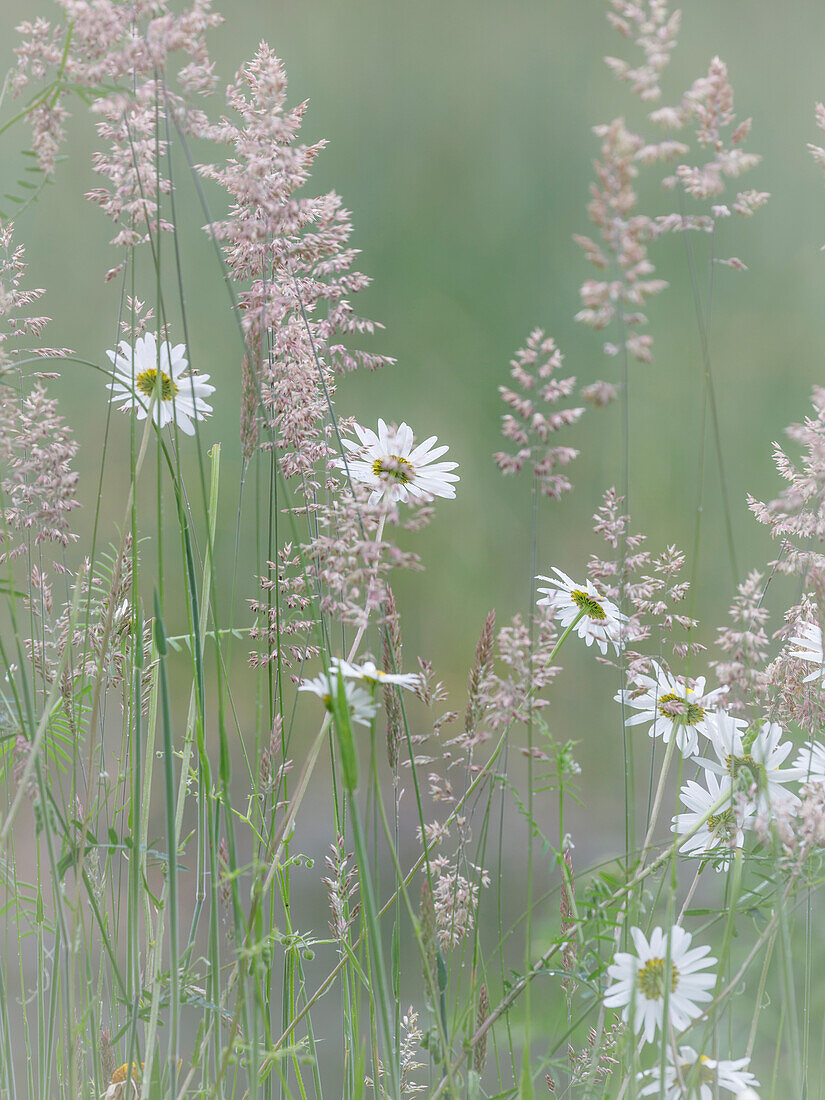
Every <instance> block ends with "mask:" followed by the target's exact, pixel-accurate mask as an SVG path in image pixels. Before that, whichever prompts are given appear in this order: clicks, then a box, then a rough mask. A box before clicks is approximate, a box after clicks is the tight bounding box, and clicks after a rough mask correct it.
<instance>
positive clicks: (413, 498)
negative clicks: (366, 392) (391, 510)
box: [334, 420, 459, 504]
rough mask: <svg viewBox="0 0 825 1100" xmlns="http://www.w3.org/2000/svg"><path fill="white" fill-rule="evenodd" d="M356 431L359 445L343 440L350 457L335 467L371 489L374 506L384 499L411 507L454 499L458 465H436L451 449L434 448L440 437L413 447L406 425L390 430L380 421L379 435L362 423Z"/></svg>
mask: <svg viewBox="0 0 825 1100" xmlns="http://www.w3.org/2000/svg"><path fill="white" fill-rule="evenodd" d="M353 428H354V430H355V434H356V435H357V436H358V439H359V441H360V442H358V443H356V441H355V440H354V439H342V440H341V442H342V443H343V445H344V447H346V449H347V451H348V452H349V454H348V455H347V458H346V461H344V459H343V458H338V459H336V460H335V463H334V465H335V466H337V467H338V468H339V469H342V470H347V471H348V472H349V476H350V477H351V478H352V480H353V481H359V482H361V483H362V484H364V485H369V486H370V488H371V489H372V493H371V494H370V503H371V504H375V503H376V502H377V501H379V500H381V499H382V497H383V498H385V499H387V500H393V501H396V500H400V501H404V502H405V503H407V504H409V503H413V502H417V503H423V502H427V501H430V500H432V499H433V497H454V496H455V486H454V484H453V482H456V481H458V480H459V476H458V474H454V473H451V472H450V471H451V470H455V469H456V467H457V466H458V463H457V462H436V459H437V458H440V457H441V455H443V454H446V453H447V451H448V450H449V447H445V446H441V447H435V446H433V444H434V443H435V442H436V441H437V439H438V436H435V435H431V436H430V438H429V439H425V440H424V442H423V443H419V444H418V446H417V447H414V446H413V443H414V442H415V436H414V435H413V433H412V428H410V427H409V426H408V425H407V424H402V425H401V426H400V427H398V428H395V427H387V425H386V424H385V423H384V421H383V420H379V421H378V432H377V434H376V432H374V431H371V430H370V429H369V428H362V427H361V425H360V424H354V425H353Z"/></svg>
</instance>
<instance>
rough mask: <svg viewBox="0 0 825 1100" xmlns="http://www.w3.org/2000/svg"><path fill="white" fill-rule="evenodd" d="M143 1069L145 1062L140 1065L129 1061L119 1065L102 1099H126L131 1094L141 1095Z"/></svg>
mask: <svg viewBox="0 0 825 1100" xmlns="http://www.w3.org/2000/svg"><path fill="white" fill-rule="evenodd" d="M141 1069H143V1063H141V1064H140V1066H139V1067H138V1066H137V1065H135V1064H134V1063H132V1064H131V1065H130V1064H129V1063H128V1062H125V1063H124V1064H123V1065H122V1066H118V1068H117V1069H116V1070H115V1072H114V1073H113V1074H112V1076H111V1079H110V1081H109V1086H108V1088H107V1089H106V1091H105V1092H104V1093H103V1095H102V1097H101V1100H126V1098H127V1097H129V1096H139V1095H140V1070H141ZM130 1070H131V1073H130V1072H129V1071H130Z"/></svg>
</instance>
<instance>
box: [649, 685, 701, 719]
mask: <svg viewBox="0 0 825 1100" xmlns="http://www.w3.org/2000/svg"><path fill="white" fill-rule="evenodd" d="M659 713H660V714H661V715H662V716H663V717H664V718H669V719H670V720H671V722H673V724H674V726H695V725H698V723H699V722H701V721H702V719H703V718H704V717H705V708H704V707H700V706H699V704H698V703H691V702H690V700H689V699H686V698H685V697H684V695H677V694H676V692H674V691H670V692H668V693H667V695H663V696H662V697H661V698H660V699H659Z"/></svg>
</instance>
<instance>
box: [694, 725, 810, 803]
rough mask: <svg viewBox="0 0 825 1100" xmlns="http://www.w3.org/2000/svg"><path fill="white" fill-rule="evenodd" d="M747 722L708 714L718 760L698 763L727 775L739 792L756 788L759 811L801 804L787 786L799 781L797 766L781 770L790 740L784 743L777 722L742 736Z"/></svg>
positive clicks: (782, 732) (710, 733) (707, 734)
mask: <svg viewBox="0 0 825 1100" xmlns="http://www.w3.org/2000/svg"><path fill="white" fill-rule="evenodd" d="M743 725H744V723H743V722H742V721H741V720H739V719H736V718H732V717H731V716H730V715H729V714H726V713H725V712H724V711H716V712H715V713H714V714H710V715H708V718H707V722H706V729H705V734H706V736H707V737H708V738H709V739H710V743H711V745H712V746H713V751H714V752H715V753H716V760H708V759H705V758H700V759H699V760H698V763H699V764H701V765H702V767H703V768H706V769H707V770H708V771H710V772H716V774H717V775H726V776H727V777H728V779H729V781H730V782H731V783H732V784H733V785H734V786H738V787H739V788H740V789H743V790H749V789H750V788H751V787H752V786H753V785H754V784H755V785H756V791H757V794H756V802H757V807H758V808H759V809H760V810H763V811H764V810H769V809H770V808H771V807H779V806H782V807H783V808H784V809H785V810H786V811H787V810H793V809H795V808H796V807H797V806H798V805H799V798H798V796H797V795H796V794H794V793H793V791H789V790H786V784H788V783H793V782H796V781H797V780H798V779H799V777H800V774H799V771H798V770H797V769H796V767H793V768H782V766H781V765H782V764H783V763H784V762H785V760H786V759H787V757H788V755H789V753H790V752H791V751H792V749H793V745H792V743H791V742H790V741H783V740H782V737H783V735H784V731H783V729H782V727H781V726H780V725H779V724H778V723H777V722H764V723H763V724H762V727H761V728H760V730H759V732H758V733H757V734H756V735H755V736H752V735H751V736H747V737H746V736H745V735H743V730H742V727H743Z"/></svg>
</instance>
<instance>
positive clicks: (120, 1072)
mask: <svg viewBox="0 0 825 1100" xmlns="http://www.w3.org/2000/svg"><path fill="white" fill-rule="evenodd" d="M130 1069H131V1070H132V1080H133V1081H137V1080H138V1078H139V1077H140V1071H141V1070H142V1069H143V1062H141V1063H140V1066H137V1065H136V1064H135V1063H134V1062H131V1063H130V1062H124V1063H123V1065H122V1066H118V1067H117V1069H116V1070H115V1072H114V1073H113V1074H112V1079H111V1081H110V1082H109V1084H110V1085H120V1084H122V1083H123V1082H124V1081H126V1080H127V1079H128V1077H129V1070H130Z"/></svg>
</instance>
